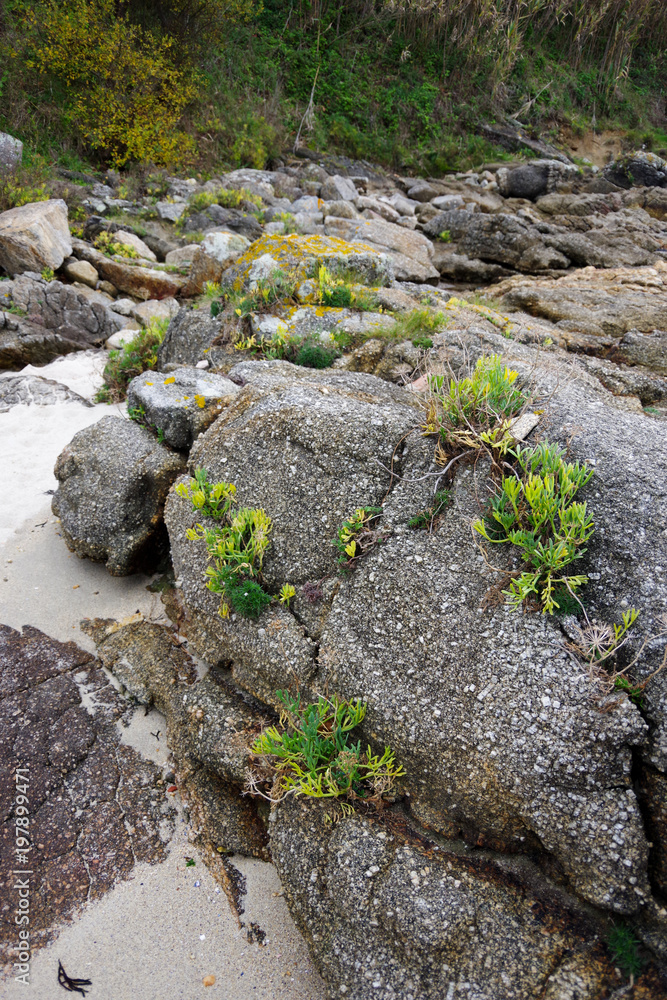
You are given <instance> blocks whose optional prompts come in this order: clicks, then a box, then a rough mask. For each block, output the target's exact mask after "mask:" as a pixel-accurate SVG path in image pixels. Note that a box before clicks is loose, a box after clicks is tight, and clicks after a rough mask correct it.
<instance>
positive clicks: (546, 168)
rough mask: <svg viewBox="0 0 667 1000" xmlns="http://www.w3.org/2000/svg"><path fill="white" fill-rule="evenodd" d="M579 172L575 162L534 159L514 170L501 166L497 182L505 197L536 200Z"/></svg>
mask: <svg viewBox="0 0 667 1000" xmlns="http://www.w3.org/2000/svg"><path fill="white" fill-rule="evenodd" d="M578 172H579V171H578V168H577V167H575V165H574V164H564V163H562V162H561V161H560V160H534V161H533V162H532V163H526V164H525V165H524V166H521V167H515V168H514V169H513V170H507V169H505V168H501V169H500V170H499V171H498V173H497V174H496V182H497V184H498V190H499V191H500V194H501V195H503V197H504V198H528V199H530V200H531V201H534V200H535V199H536V198H539V197H540V195H543V194H546V193H547V192H548V191H553V190H554V189H555V188H556V186H557V185H558V184H559V183H562V182H563V181H566V180H570V179H572V178H573V177H576V176H577V174H578Z"/></svg>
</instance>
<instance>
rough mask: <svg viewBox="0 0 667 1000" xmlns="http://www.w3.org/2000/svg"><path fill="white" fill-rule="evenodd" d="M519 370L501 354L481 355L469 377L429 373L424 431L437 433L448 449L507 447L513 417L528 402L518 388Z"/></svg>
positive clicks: (442, 445) (510, 442)
mask: <svg viewBox="0 0 667 1000" xmlns="http://www.w3.org/2000/svg"><path fill="white" fill-rule="evenodd" d="M517 378H518V375H517V372H515V371H512V370H511V369H510V368H508V367H507V365H506V364H505V363H504V362H503V360H502V358H501V357H500V355H498V354H492V355H489V356H484V357H481V358H480V359H479V360H478V361H477V364H476V365H475V368H474V370H473V372H472V374H471V375H470V376H467V377H464V378H460V379H455V378H449V379H447V378H446V377H445V376H444V375H431V376H429V379H428V383H429V402H428V409H427V415H426V420H425V422H424V425H423V430H424V432H425V433H427V434H437V435H438V436H439V439H440V442H439V443H440V446H441V448H442V449H445V450H452V449H454V450H456V449H459V448H461V447H464V448H480V447H482V446H483V445H490V446H492V447H494V448H498V447H500V448H501V451H503V450H506V449H507V448H508V447H509V446H510V445H511V444H512V442H513V439H512V437H511V435H510V434H509V433H508V431H509V427H510V424H511V421H512V418H513V417H515V416H517V414H519V413H520V412H521V410H522V409H523V408H524V406H525V405H526V403H527V401H528V396H527V394H526V393H525V392H523V391H522V390H521V389H520V388H518V386H517V384H516V382H517Z"/></svg>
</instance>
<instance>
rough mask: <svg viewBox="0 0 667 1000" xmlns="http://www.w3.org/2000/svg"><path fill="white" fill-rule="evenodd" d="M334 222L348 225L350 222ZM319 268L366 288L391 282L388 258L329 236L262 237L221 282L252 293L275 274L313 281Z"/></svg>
mask: <svg viewBox="0 0 667 1000" xmlns="http://www.w3.org/2000/svg"><path fill="white" fill-rule="evenodd" d="M336 221H337V222H341V223H347V222H349V221H350V220H347V219H338V220H336ZM350 224H352V223H350ZM396 228H398V227H396ZM422 239H423V237H422ZM321 264H325V265H326V267H327V268H328V269H329V271H330V272H331V273H333V274H336V273H341V272H343V273H345V274H350V273H352V274H354V275H355V277H356V279H357V280H358V281H360V282H362V283H363V284H366V285H389V284H391V282H392V281H393V278H394V272H393V268H392V264H391V261H390V259H389V257H388V256H387V254H386V253H381V252H378V249H377V248H375V247H372V246H368V245H366V244H362V245H359V244H352V243H349V242H346V241H345V240H344V239H340V238H338V239H336V238H331V237H330V236H327V237H325V236H300V235H298V234H290V235H288V236H278V235H268V236H262V238H261V239H259V240H256V241H255V242H254V243H253V244H252V246H251V247H250V249H249V250H248V252H247V253H245V254H243V256H241V257H239V258H238V260H237V261H236V262H235V263H234V264H233V265H232V266H231V267H229V268H227V270H226V271H225V272H224V275H223V278H224V281H225V283H226V284H228V285H231V286H233V288H234V289H236V290H238V291H241V290H242V289H246V290H252V289H254V288H256V287H257V284H258V282H260V281H266V280H267V279H269V278H271V276H272V275H274V274H275V273H276V272H277V271H282V272H283V273H284V274H286V275H289V276H290V277H293V278H295V279H303V278H307V277H316V276H317V270H318V268H319V266H320V265H321Z"/></svg>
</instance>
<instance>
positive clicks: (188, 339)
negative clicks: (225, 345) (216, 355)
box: [157, 307, 221, 371]
mask: <svg viewBox="0 0 667 1000" xmlns="http://www.w3.org/2000/svg"><path fill="white" fill-rule="evenodd" d="M220 333H221V323H220V320H219V319H213V318H211V317H210V316H207V315H206V313H202V312H198V311H194V310H192V309H186V308H185V307H183V308H182V309H180V310H179V312H178V313H177V315H176V316H175V317H174V319H172V321H171V322H170V324H169V326H168V327H167V332H166V334H165V337H164V340H163V341H162V343H161V344H160V347H159V350H158V355H157V365H158V368H159V369H160V371H170V370H171V368H173V367H176V366H178V365H196V364H197V362H198V361H205V360H206V359H207V358H210V357H211V351H212V350H214V348H212V345H213V342H214V340H215V339H216V337H219V336H220ZM167 366H170V367H167Z"/></svg>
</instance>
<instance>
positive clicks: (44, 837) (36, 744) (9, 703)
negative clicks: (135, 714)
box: [0, 625, 174, 962]
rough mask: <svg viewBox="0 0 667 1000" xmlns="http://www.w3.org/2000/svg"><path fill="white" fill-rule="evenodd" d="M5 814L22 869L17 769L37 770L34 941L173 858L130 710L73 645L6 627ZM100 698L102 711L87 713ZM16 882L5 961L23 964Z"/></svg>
mask: <svg viewBox="0 0 667 1000" xmlns="http://www.w3.org/2000/svg"><path fill="white" fill-rule="evenodd" d="M0 699H1V700H0V771H1V772H2V775H3V787H2V791H0V808H1V813H2V824H3V831H4V838H3V839H4V847H5V852H4V856H5V858H6V859H8V860H11V861H12V865H11V867H12V869H14V868H16V869H18V870H20V869H21V866H20V864H19V862H18V860H17V857H16V855H15V848H16V837H15V830H14V826H13V824H12V822H11V820H12V817H13V816H14V809H15V803H14V798H15V793H14V788H15V785H14V779H13V772H14V769H15V768H16V767H23V768H28V769H29V772H30V774H29V791H28V796H29V803H30V805H29V808H30V831H31V839H32V844H33V846H32V848H31V849H30V851H29V853H28V854H27V857H28V858H29V862H28V864H27V865H26V869H29V870H30V873H31V874H30V888H31V898H30V941H31V945H32V947H33V948H36V947H38V946H40V945H42V944H45V943H46V942H47V941H48V940H49V937H50V932H51V930H52V929H55V928H56V925H58V924H61V923H62V921H63V920H65V919H67V918H69V917H71V916H72V915H73V914H74V913H75V912H76V911H78V910H80V909H81V908H82V907H83V906H84V904H85V903H86V902H87V901H88V900H94V899H98V898H99V897H101V896H102V895H104V893H105V892H107V891H108V890H109V889H110V888H112V886H113V885H114V884H115V883H116V882H117V881H119V880H121V879H123V878H126V877H127V876H128V875H129V874H130V872H131V870H132V868H133V867H134V864H135V862H138V861H149V862H155V861H160V860H162V859H163V857H164V855H165V843H164V841H163V836H164V837H168V836H169V830H170V828H171V827H173V819H174V813H173V810H172V809H170V808H169V807H168V806H167V803H166V798H165V788H164V782H163V779H162V775H161V772H160V770H159V769H158V768H157V767H156V766H155V765H154V764H153V763H151V762H148V761H145V760H143V759H142V758H141V757H140V756H139V754H138V753H137V752H136V751H135V750H133V749H132V748H131V747H129V746H126V745H124V744H122V743H121V740H120V733H119V731H118V729H117V728H116V722H117V720H119V719H121V718H122V717H123V716H124V715H125V713H126V712H127V708H128V705H127V702H126V701H125V700H124V699H123V698H121V697H120V695H119V694H118V692H117V691H116V690H115V688H114V687H113V685H112V684H111V683H110V682H109V681H108V679H107V677H106V676H105V674H104V672H103V671H102V669H101V668H100V665H99V663H98V662H97V661H96V660H94V659H93V657H92V656H91V655H90V654H89V653H86V652H84V651H83V650H82V649H79V648H78V647H77V646H75V645H74V643H72V642H68V643H61V642H57V641H56V640H54V639H50V638H49V637H48V636H46V635H44V633H42V632H40V631H38V630H37V629H34V628H30V627H29V626H25V627H24V629H23V632H22V633H20V632H17V631H15V630H14V629H11V628H8V627H7V626H5V625H0ZM91 701H92V702H93V704H94V705H95V710H94V712H92V711H90V710H89V709H87V708H86V707H85V706H86V705H89V704H90V703H91ZM16 877H17V876H16V875H15V874H12V872H11V871H10V870H9V868H8V867H6V868H5V871H3V873H2V875H0V927H1V928H2V933H0V941H2V948H1V950H0V961H2V962H13V961H16V953H15V948H16V944H15V941H16V924H15V923H14V916H15V913H16V903H17V896H16V889H15V888H13V886H14V884H15V880H16Z"/></svg>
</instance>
